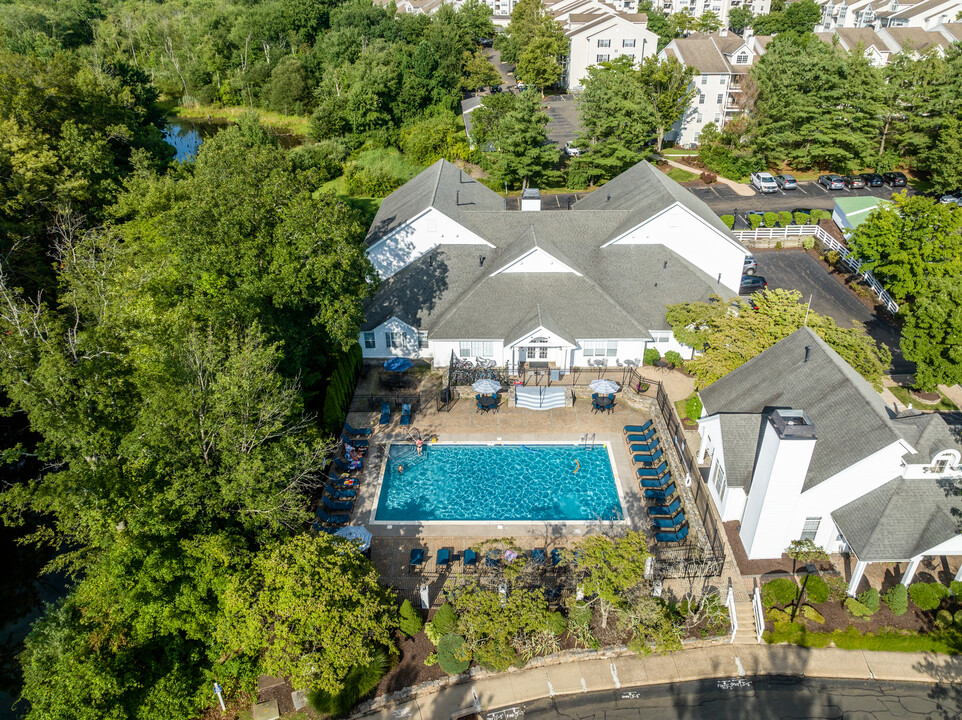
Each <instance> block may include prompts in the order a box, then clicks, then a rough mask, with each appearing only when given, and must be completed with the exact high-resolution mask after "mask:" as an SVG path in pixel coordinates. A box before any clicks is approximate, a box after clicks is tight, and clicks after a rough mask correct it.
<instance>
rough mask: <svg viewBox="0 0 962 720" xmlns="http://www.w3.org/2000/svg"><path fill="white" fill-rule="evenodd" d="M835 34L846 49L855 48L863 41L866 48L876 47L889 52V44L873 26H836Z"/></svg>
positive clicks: (880, 50)
mask: <svg viewBox="0 0 962 720" xmlns="http://www.w3.org/2000/svg"><path fill="white" fill-rule="evenodd" d="M829 34H831V33H829ZM835 34H836V35H838V38H839V40H841V41H842V44H843V46H844V47H845V49H846V50H850V51H851V50H854V49H855V48H856V46H857V45H858V44H859V43H862V45H864V46H865V48H866V49H868V48H870V47H874V48H875V49H876V50H878V51H879V52H885V53H887V52H889V48H888V45H886V44H885V41H884V40H882V38H880V37H879V36H878V33H877V32H875V30H874V29H873V28H836V29H835Z"/></svg>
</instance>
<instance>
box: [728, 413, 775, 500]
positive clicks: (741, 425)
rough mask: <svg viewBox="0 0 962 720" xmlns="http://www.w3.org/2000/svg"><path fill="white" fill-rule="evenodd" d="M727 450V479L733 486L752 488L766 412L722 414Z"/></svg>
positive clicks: (746, 489) (730, 485) (746, 491)
mask: <svg viewBox="0 0 962 720" xmlns="http://www.w3.org/2000/svg"><path fill="white" fill-rule="evenodd" d="M718 420H719V422H720V423H721V434H722V439H723V443H724V445H723V452H724V453H725V481H726V482H727V483H728V485H729V487H740V488H744V489H745V493H746V494H747V493H748V489H749V488H750V487H751V485H752V473H753V471H754V470H755V461H756V460H757V459H758V449H759V448H760V447H761V444H762V435H763V434H764V432H765V416H764V415H762V414H760V413H730V414H725V415H721V416H720V417H719V418H718Z"/></svg>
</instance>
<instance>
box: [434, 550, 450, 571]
mask: <svg viewBox="0 0 962 720" xmlns="http://www.w3.org/2000/svg"><path fill="white" fill-rule="evenodd" d="M450 562H451V550H450V549H449V548H441V549H440V550H438V557H437V563H438V567H447V566H448V564H449V563H450Z"/></svg>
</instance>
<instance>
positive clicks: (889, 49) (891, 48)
mask: <svg viewBox="0 0 962 720" xmlns="http://www.w3.org/2000/svg"><path fill="white" fill-rule="evenodd" d="M816 35H817V36H818V37H819V38H821V39H822V40H823V41H825V42H826V43H828V44H830V45H831V44H832V43H833V42H837V43H838V45H839V47H840V48H842V49H843V50H847V51H848V52H852V51H853V50H855V49H856V48H857V47H858V46H859V44H861V46H862V47H863V48H864V50H865V53H866V54H867V55H868V57H869V58H870V59H871V60H872V64H874V65H875V66H876V67H882V66H883V65H886V64H888V63H889V62H890V61H891V60H892V58H893V57H894V56H895V55H898V54H899V53H907V54H909V55H913V56H916V57H917V56H919V55H921V54H923V53H927V52H935V53H938V54H940V55H941V54H944V53H945V51H946V50H947V49H948V47H949V46H950V45H951V44H952V43H954V42H958V41H959V39H960V38H962V23H948V24H946V25H939V26H938V27H937V28H936V29H934V30H923V29H922V28H920V27H885V28H879V29H878V30H874V29H872V28H835V29H834V30H833V31H831V32H820V33H816Z"/></svg>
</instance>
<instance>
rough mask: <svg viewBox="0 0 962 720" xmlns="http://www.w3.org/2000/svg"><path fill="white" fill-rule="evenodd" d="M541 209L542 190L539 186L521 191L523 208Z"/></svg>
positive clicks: (526, 209) (525, 209)
mask: <svg viewBox="0 0 962 720" xmlns="http://www.w3.org/2000/svg"><path fill="white" fill-rule="evenodd" d="M540 209H541V191H540V190H538V188H527V189H526V190H524V191H523V192H522V193H521V210H522V211H536V210H540Z"/></svg>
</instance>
